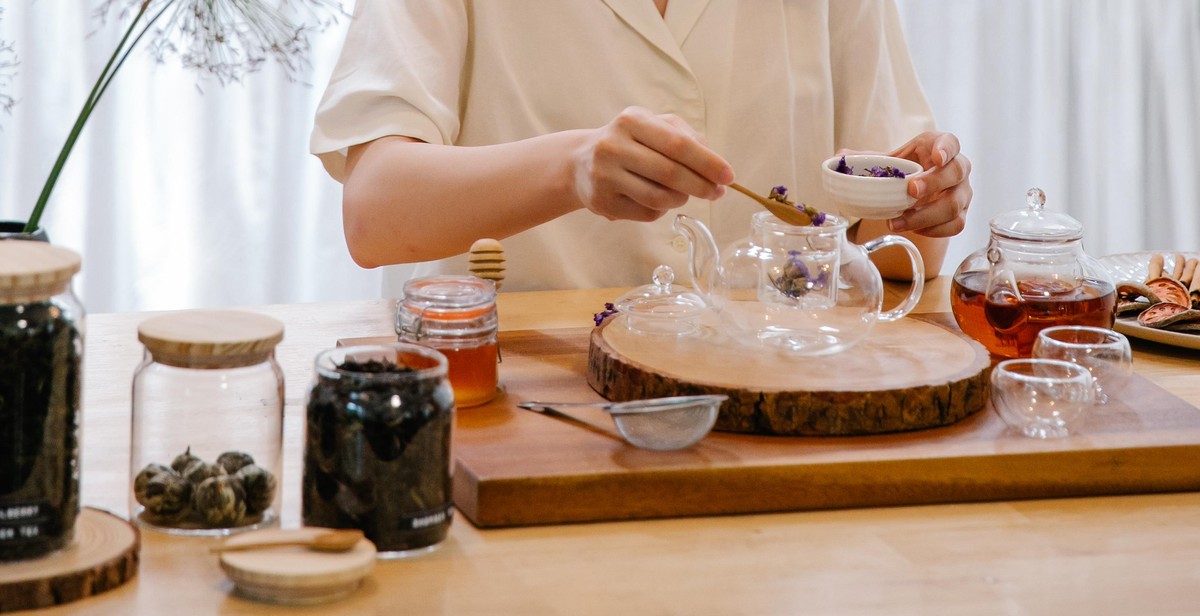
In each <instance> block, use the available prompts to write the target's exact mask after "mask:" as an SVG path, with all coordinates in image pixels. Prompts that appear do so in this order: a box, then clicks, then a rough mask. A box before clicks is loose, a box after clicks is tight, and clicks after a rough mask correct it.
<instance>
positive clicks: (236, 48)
mask: <svg viewBox="0 0 1200 616" xmlns="http://www.w3.org/2000/svg"><path fill="white" fill-rule="evenodd" d="M143 10H144V11H145V12H146V13H148V14H149V15H151V17H150V21H149V22H148V23H147V24H146V29H145V30H144V31H143V34H146V33H148V34H150V36H151V39H150V41H149V43H148V44H149V46H150V51H151V52H152V53H153V54H154V57H155V59H157V60H158V61H159V62H162V61H164V60H165V59H166V58H167V57H168V56H173V55H177V56H179V58H180V60H181V61H182V63H183V66H184V67H186V68H190V69H195V70H198V71H200V72H202V73H206V74H208V75H211V76H212V77H214V78H216V79H217V81H219V82H220V83H222V84H226V83H229V82H232V81H238V80H240V79H241V78H242V77H243V76H244V75H246V74H248V73H253V72H255V71H257V70H259V69H260V68H262V65H263V63H264V62H266V61H267V60H274V61H275V62H277V63H278V64H279V65H280V66H281V67H282V68H283V69H284V71H285V72H286V73H287V76H288V78H290V79H295V78H296V77H298V76H299V74H300V72H301V70H302V69H304V68H305V67H306V66H307V60H306V56H307V54H308V52H309V48H310V46H309V41H308V36H309V35H310V34H312V33H314V32H319V31H320V30H323V29H324V28H326V27H328V26H329V25H331V24H332V23H334V22H335V21H336V19H337V16H338V15H340V14H342V8H341V2H339V1H338V0H104V2H103V3H102V4H101V5H100V8H99V10H98V11H97V13H98V14H99V16H100V17H101V19H105V18H106V16H107V15H109V14H111V13H113V12H116V13H118V14H119V15H120V16H121V17H122V18H124V17H126V16H128V15H129V14H130V13H137V12H140V11H143ZM151 26H153V28H151ZM140 37H141V34H139V38H140Z"/></svg>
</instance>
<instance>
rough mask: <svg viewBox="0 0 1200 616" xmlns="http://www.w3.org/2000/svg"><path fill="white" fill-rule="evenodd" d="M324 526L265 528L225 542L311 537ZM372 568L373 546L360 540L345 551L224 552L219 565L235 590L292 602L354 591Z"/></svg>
mask: <svg viewBox="0 0 1200 616" xmlns="http://www.w3.org/2000/svg"><path fill="white" fill-rule="evenodd" d="M327 530H328V529H325V528H315V527H307V528H295V529H278V528H272V529H264V530H257V531H252V532H248V533H242V534H239V535H235V536H233V537H230V538H229V539H227V540H226V542H225V544H226V545H238V544H240V543H254V542H258V541H263V542H277V541H288V540H293V539H311V538H312V536H313V535H315V534H317V533H321V532H325V531H327ZM374 567H375V544H373V543H371V542H370V541H368V540H366V539H363V540H362V541H359V542H358V545H356V546H354V547H353V548H352V549H350V550H349V551H347V552H336V553H331V552H317V551H315V550H310V549H308V548H306V547H302V546H280V547H271V548H263V549H258V550H248V551H244V552H224V553H222V554H221V569H222V570H224V571H225V574H226V575H228V576H229V579H231V580H233V583H234V584H235V585H236V586H237V590H238V593H239V594H241V595H243V596H245V597H247V598H250V599H255V600H258V601H265V602H269V603H283V604H290V605H309V604H316V603H327V602H330V601H336V600H338V599H341V598H343V597H345V596H347V595H349V594H350V593H352V592H354V591H355V589H357V588H358V587H359V585H360V584H361V583H362V580H363V578H365V577H366V576H367V575H368V574H369V573H370V572H371V569H373V568H374Z"/></svg>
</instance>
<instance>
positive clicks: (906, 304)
mask: <svg viewBox="0 0 1200 616" xmlns="http://www.w3.org/2000/svg"><path fill="white" fill-rule="evenodd" d="M888 246H901V247H903V248H904V250H905V251H906V252H907V253H908V259H909V261H911V262H912V280H913V281H912V287H911V288H910V289H909V291H908V297H905V298H904V301H902V302H900V305H899V306H896V307H895V308H893V309H891V310H889V311H887V312H880V313H879V320H880V321H885V322H886V321H896V320H898V319H902V318H904V317H905V316H906V315H908V313H910V312H912V309H913V308H915V307H916V305H917V302H918V301H920V300H921V293H922V292H923V291H924V290H925V262H924V261H923V260H922V259H921V253H920V251H918V250H917V246H916V245H915V244H913V243H912V242H910V241H908V239H907V238H903V237H900V236H899V235H885V236H883V237H877V238H875V239H873V240H871V241H869V242H866V243H864V244H863V245H862V247H863V249H864V250H866V251H867V254H870V253H873V252H875V251H877V250H880V249H883V248H887V247H888Z"/></svg>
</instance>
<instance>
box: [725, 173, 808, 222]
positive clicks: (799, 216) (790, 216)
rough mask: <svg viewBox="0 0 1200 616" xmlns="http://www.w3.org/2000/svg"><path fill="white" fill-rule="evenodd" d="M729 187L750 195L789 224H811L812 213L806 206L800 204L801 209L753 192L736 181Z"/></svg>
mask: <svg viewBox="0 0 1200 616" xmlns="http://www.w3.org/2000/svg"><path fill="white" fill-rule="evenodd" d="M729 187H730V188H732V189H734V190H736V191H738V192H740V193H742V194H743V195H746V196H747V197H750V198H751V199H754V200H755V201H757V202H758V203H759V204H760V205H762V206H763V207H765V208H767V211H769V212H771V213H772V214H774V215H775V217H776V218H778V219H779V220H782V221H783V222H786V223H788V224H789V225H796V226H798V227H804V226H808V225H811V224H813V219H812V217H813V214H810V213H808V212H807V211H806V209H807V206H802V207H803V208H804V209H802V208H801V207H797V206H796V205H790V204H787V203H784V202H782V201H776V200H774V199H768V198H766V197H764V196H762V195H760V194H758V193H756V192H754V191H753V190H750V189H749V188H746V187H745V186H742V185H741V184H738V183H737V182H734V183H732V184H730V185H729Z"/></svg>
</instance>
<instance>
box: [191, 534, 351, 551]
mask: <svg viewBox="0 0 1200 616" xmlns="http://www.w3.org/2000/svg"><path fill="white" fill-rule="evenodd" d="M362 538H363V532H362V531H361V530H358V529H356V528H347V529H338V530H330V531H326V532H322V533H318V534H315V535H312V536H310V537H304V538H298V539H283V540H278V539H277V540H274V541H248V542H246V543H235V544H233V545H229V544H228V543H225V544H222V545H218V546H214V547H213V548H212V550H211V551H213V552H240V551H242V550H257V549H261V548H277V547H281V546H303V547H306V548H308V549H310V550H316V551H318V552H345V551H347V550H350V549H351V548H353V547H354V546H356V545H358V542H359V541H362Z"/></svg>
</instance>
